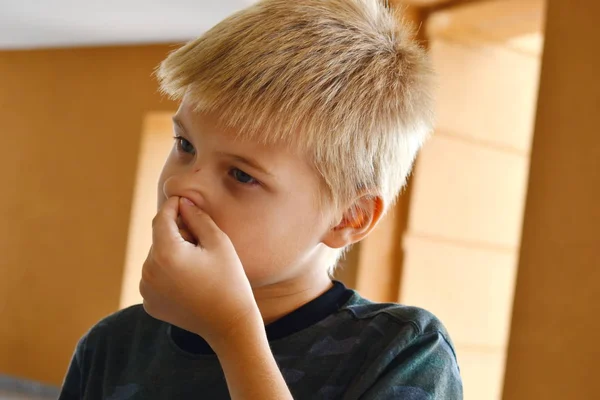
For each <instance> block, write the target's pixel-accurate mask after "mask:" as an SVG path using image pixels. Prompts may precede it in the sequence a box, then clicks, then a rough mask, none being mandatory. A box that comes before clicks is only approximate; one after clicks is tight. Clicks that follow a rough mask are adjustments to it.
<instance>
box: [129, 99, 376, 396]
mask: <svg viewBox="0 0 600 400" xmlns="http://www.w3.org/2000/svg"><path fill="white" fill-rule="evenodd" d="M174 132H175V136H176V140H175V145H174V147H173V150H172V151H171V153H170V155H169V157H168V159H167V161H166V163H165V166H164V168H163V171H162V174H161V176H160V179H159V183H158V213H157V216H156V217H155V218H154V220H153V245H152V248H151V250H150V252H149V255H148V258H147V260H146V262H145V263H144V267H143V270H142V279H141V282H140V292H141V294H142V296H143V298H144V308H145V309H146V311H147V312H148V313H149V314H150V315H151V316H153V317H155V318H157V319H161V320H163V321H166V322H168V323H171V324H174V325H177V326H180V327H182V328H184V329H187V330H189V331H191V332H194V333H197V334H198V335H200V336H202V337H203V338H204V339H205V340H207V341H208V343H209V344H210V345H211V347H212V348H213V349H214V350H215V353H216V354H217V357H219V361H220V362H221V366H222V367H223V371H224V373H225V377H226V379H227V383H228V388H229V391H230V395H231V397H232V398H233V399H250V398H261V399H285V398H290V399H291V395H290V393H289V390H288V389H287V386H286V384H285V381H284V380H283V377H282V376H281V373H280V372H279V369H278V367H277V365H276V363H275V361H274V358H273V355H272V353H271V351H270V348H269V344H268V341H267V338H266V334H265V331H264V325H265V324H267V323H270V322H272V321H274V320H276V319H278V318H280V317H282V316H284V315H286V314H288V313H290V312H292V311H293V310H295V309H297V308H298V307H300V306H301V305H303V304H305V303H307V302H309V301H311V300H313V299H314V298H316V297H318V296H319V295H320V294H322V293H323V292H325V291H326V290H328V289H329V288H330V287H331V285H332V283H331V279H330V277H329V276H328V273H327V270H328V266H329V263H330V260H331V259H332V256H335V251H336V250H335V249H340V248H342V247H345V246H347V245H350V244H352V243H354V242H357V241H359V240H361V239H362V238H364V237H365V236H366V235H367V234H368V233H369V232H370V231H371V230H372V229H373V227H374V226H375V224H376V223H377V221H378V220H379V218H380V217H381V212H382V210H383V208H384V207H383V206H384V205H383V203H382V200H381V198H380V197H378V196H366V195H363V196H360V197H357V198H356V199H354V200H353V201H352V202H350V203H349V204H348V207H345V208H344V209H341V210H340V209H335V208H333V207H330V206H321V207H319V206H318V197H317V196H318V194H319V192H320V191H319V189H320V185H321V180H320V177H319V176H318V174H317V173H316V172H315V170H314V169H313V167H312V166H311V165H310V164H309V162H308V159H307V158H306V157H304V156H303V155H301V154H297V153H295V152H292V151H290V150H289V149H287V148H285V147H284V146H281V145H269V146H266V145H263V144H258V143H251V142H247V141H236V140H235V139H234V138H235V133H236V132H235V131H234V130H233V129H232V128H225V127H223V126H220V125H219V124H218V122H217V117H216V115H208V114H202V113H196V112H194V111H193V107H192V105H191V104H189V102H188V101H187V100H186V99H185V98H184V100H183V102H182V104H181V106H180V108H179V110H178V112H177V114H176V115H175V117H174ZM244 160H246V161H244ZM247 160H252V161H247ZM352 210H360V212H351V211H352ZM207 305H208V306H207ZM240 332H243V334H239V333H240Z"/></svg>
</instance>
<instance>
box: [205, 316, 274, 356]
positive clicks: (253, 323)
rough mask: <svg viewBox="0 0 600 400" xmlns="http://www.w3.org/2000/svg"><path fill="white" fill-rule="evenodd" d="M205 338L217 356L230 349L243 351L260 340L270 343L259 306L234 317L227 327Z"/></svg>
mask: <svg viewBox="0 0 600 400" xmlns="http://www.w3.org/2000/svg"><path fill="white" fill-rule="evenodd" d="M205 339H206V341H207V342H208V344H209V345H210V346H211V348H212V349H213V350H214V352H215V353H216V354H217V356H219V355H220V354H222V353H225V352H230V351H235V352H238V351H243V350H245V349H247V348H248V346H249V345H253V346H255V345H256V344H257V343H260V342H264V343H267V344H268V341H267V334H266V331H265V325H264V322H263V319H262V316H261V314H260V311H259V310H258V307H256V309H255V310H254V309H251V310H250V311H247V312H244V313H243V315H241V316H239V317H236V318H233V319H232V320H231V322H230V323H229V324H228V326H227V327H226V328H225V329H223V330H221V331H220V332H219V333H216V334H215V335H213V336H212V337H208V338H205Z"/></svg>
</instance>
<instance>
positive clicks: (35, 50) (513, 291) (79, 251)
mask: <svg viewBox="0 0 600 400" xmlns="http://www.w3.org/2000/svg"><path fill="white" fill-rule="evenodd" d="M290 1H292V0H290ZM250 2H251V0H221V1H219V2H216V1H208V0H194V1H191V0H168V1H167V0H162V1H158V0H157V1H142V0H119V1H117V0H105V1H101V2H93V1H81V0H80V1H75V0H47V1H33V0H0V127H1V130H0V138H1V143H2V144H1V145H0V184H1V189H0V190H1V194H2V195H1V196H0V399H37V398H40V399H41V398H53V397H56V393H57V391H56V390H57V389H56V388H57V387H58V386H60V384H61V382H62V379H63V376H64V374H65V371H66V368H67V365H68V363H69V360H70V358H71V355H72V351H73V349H74V346H75V345H76V343H77V340H78V339H79V338H80V337H81V336H82V335H83V334H84V333H85V332H86V331H87V330H88V329H89V328H90V327H91V326H92V325H93V324H94V323H96V322H97V321H98V320H99V319H101V318H103V317H104V316H106V315H108V314H110V313H113V312H115V311H117V310H119V309H121V308H123V307H127V306H129V305H131V304H136V303H139V302H140V301H141V298H140V295H139V293H138V282H139V278H140V270H141V265H142V263H143V260H144V259H145V257H146V254H147V250H148V248H149V246H150V220H151V218H152V217H153V216H154V213H155V210H156V206H155V199H156V196H155V186H156V179H157V177H158V173H159V171H160V169H161V167H162V164H163V161H164V159H165V157H166V154H167V152H168V151H169V149H170V146H171V145H172V138H171V122H170V117H171V115H172V114H173V112H174V111H175V109H176V107H177V105H176V104H174V103H171V102H170V101H168V100H167V99H165V98H161V96H160V95H159V93H158V92H157V83H156V81H155V79H154V78H153V77H152V72H153V69H154V68H155V67H156V66H157V65H158V63H159V62H160V61H161V60H162V59H163V58H164V57H165V56H166V54H167V53H168V52H169V51H171V50H173V49H175V48H176V47H177V46H178V45H179V44H181V43H183V42H185V41H187V40H189V39H191V38H194V37H196V36H198V35H199V34H201V33H202V32H203V31H205V30H206V29H208V28H210V27H211V26H213V25H214V24H216V23H217V22H218V21H219V20H221V19H222V18H224V17H226V16H227V15H229V14H230V13H232V12H234V11H236V10H238V9H240V8H243V7H245V6H246V5H248V4H249V3H250ZM390 3H391V4H392V6H394V7H398V8H401V9H403V10H404V18H406V19H409V20H412V21H413V22H414V23H415V24H416V26H418V27H419V30H418V33H417V35H418V39H419V40H421V41H422V43H423V44H424V45H425V46H427V47H428V48H429V50H430V53H431V57H432V60H433V64H434V67H435V69H436V70H437V72H438V75H439V76H438V82H437V99H438V104H437V115H438V120H437V128H436V132H435V135H434V136H433V138H432V139H431V140H430V141H429V142H428V143H427V144H426V146H425V147H424V149H423V151H422V153H421V154H420V156H419V158H418V160H417V164H416V167H415V170H414V173H413V175H412V177H411V179H410V183H409V185H408V188H407V190H406V191H405V192H404V194H403V195H402V197H401V199H400V201H399V202H398V204H397V205H396V207H395V209H394V210H392V212H391V213H390V214H388V215H387V216H386V218H385V220H384V221H383V222H382V223H381V224H380V225H379V226H378V227H377V229H376V231H375V232H374V233H373V234H372V235H371V236H370V237H369V238H368V239H367V240H365V241H363V242H362V243H360V244H359V245H358V246H355V247H354V248H353V250H352V251H351V252H350V253H349V255H348V257H347V258H346V259H345V260H343V262H342V265H341V266H340V268H339V269H338V271H337V278H338V279H340V280H342V281H343V282H344V283H346V285H348V286H349V287H352V288H356V289H358V290H359V291H360V292H361V293H362V294H363V296H365V297H367V298H370V299H372V300H376V301H394V302H401V303H404V304H408V305H417V306H420V307H423V308H426V309H428V310H430V311H432V312H433V313H434V314H436V315H437V316H438V317H439V318H440V319H441V320H442V321H443V322H444V323H445V325H446V326H447V328H448V330H449V332H450V333H451V336H452V338H453V340H454V343H455V345H456V350H457V356H458V361H459V365H460V368H461V371H462V376H463V380H464V388H465V399H467V400H499V399H505V400H513V399H515V400H520V399H527V400H530V399H596V398H598V389H597V383H596V381H595V379H596V375H597V374H598V373H600V367H599V365H600V364H599V363H598V361H597V360H598V358H599V357H600V345H599V344H598V341H597V333H596V332H597V330H598V328H600V322H599V321H598V314H599V312H600V301H599V299H598V296H599V295H600V272H599V270H600V269H599V268H598V267H599V266H600V239H599V236H598V226H600V206H599V204H600V166H599V165H598V164H597V163H598V162H599V161H600V131H599V128H598V126H600V114H599V113H598V104H600V81H599V79H598V78H597V76H596V74H597V71H599V70H600V54H599V53H600V52H599V50H600V47H598V44H597V39H598V38H599V37H600V24H598V18H599V17H600V3H599V2H598V1H596V0H572V1H561V0H548V1H544V0H471V1H453V0H403V1H391V0H390Z"/></svg>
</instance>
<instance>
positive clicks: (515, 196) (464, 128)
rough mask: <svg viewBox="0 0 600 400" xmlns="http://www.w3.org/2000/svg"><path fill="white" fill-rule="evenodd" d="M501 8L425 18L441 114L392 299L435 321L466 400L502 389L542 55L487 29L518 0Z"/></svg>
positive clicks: (488, 398) (419, 178) (415, 190)
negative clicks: (444, 333) (452, 354)
mask: <svg viewBox="0 0 600 400" xmlns="http://www.w3.org/2000/svg"><path fill="white" fill-rule="evenodd" d="M506 4H508V3H507V2H502V1H500V2H495V3H490V2H487V3H482V4H481V5H479V4H475V5H471V6H469V7H468V8H460V9H457V10H456V11H454V10H452V9H451V10H449V11H445V14H444V15H443V16H442V17H439V18H437V17H436V16H432V21H433V22H432V23H435V24H438V25H436V29H428V31H429V32H430V35H431V36H430V37H429V40H430V51H431V56H432V58H433V64H434V67H435V69H436V70H437V72H438V74H439V78H438V82H439V83H438V85H439V90H438V93H437V101H438V109H437V115H438V122H437V128H436V132H435V134H434V136H433V138H432V139H431V140H430V141H429V142H428V143H427V144H426V145H425V147H424V149H423V151H422V152H421V154H420V156H419V159H418V162H417V165H416V169H415V174H414V177H413V186H412V195H411V203H410V215H409V220H408V229H407V233H406V235H405V237H404V243H403V245H404V249H405V260H404V265H403V275H402V279H401V283H402V284H401V287H400V301H401V302H402V303H405V304H410V305H417V306H420V307H423V308H426V309H428V310H430V311H432V312H433V313H434V314H436V315H437V316H438V317H439V318H440V319H441V320H442V322H444V324H445V325H446V327H447V328H448V330H449V332H450V334H451V337H452V339H453V341H454V344H455V346H456V350H457V357H458V361H459V365H460V368H461V373H462V376H463V381H464V396H465V399H466V400H498V399H499V398H500V397H501V391H502V378H503V375H504V365H505V357H506V349H507V343H508V336H509V330H510V315H511V307H512V300H513V291H514V283H515V277H516V272H517V258H518V252H519V246H520V240H521V226H522V218H523V209H524V200H525V192H526V186H527V178H528V168H529V154H530V144H531V138H532V133H533V126H534V123H533V122H534V116H535V107H536V97H537V88H538V78H539V66H540V59H539V55H538V54H537V53H536V52H528V51H522V50H521V49H515V47H514V43H513V42H509V41H508V40H504V39H503V40H501V41H500V40H498V41H494V40H491V39H490V37H492V36H494V35H492V34H490V35H489V36H487V35H486V34H485V31H484V29H485V28H486V27H488V26H489V27H494V26H503V24H504V23H503V22H502V21H501V20H500V21H498V20H497V19H496V18H500V16H501V14H502V13H504V17H505V18H507V19H510V18H511V15H512V19H515V18H518V17H516V16H518V15H519V13H520V12H521V11H520V5H521V4H522V3H520V2H515V1H513V2H512V4H513V5H514V6H515V7H514V8H513V9H510V8H507V7H506ZM538 5H539V2H538ZM494 7H496V8H497V11H498V13H496V12H494ZM538 12H540V13H541V11H540V10H538ZM454 19H456V21H457V22H454ZM486 21H487V23H486ZM455 24H458V25H455ZM469 24H473V25H476V26H477V27H479V28H480V29H481V31H480V33H478V35H480V36H477V35H476V34H475V33H469V34H466V33H465V32H467V30H466V29H467V28H465V27H468V26H469ZM504 33H506V32H504ZM521 33H522V32H518V34H519V35H520V34H521Z"/></svg>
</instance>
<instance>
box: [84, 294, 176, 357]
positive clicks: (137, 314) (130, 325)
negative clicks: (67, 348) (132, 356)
mask: <svg viewBox="0 0 600 400" xmlns="http://www.w3.org/2000/svg"><path fill="white" fill-rule="evenodd" d="M163 324H164V323H163V322H161V321H159V320H156V319H154V318H152V317H151V316H150V315H148V314H147V313H146V311H145V310H144V307H143V306H142V305H141V304H138V305H134V306H131V307H128V308H125V309H123V310H120V311H117V312H115V313H113V314H110V315H108V316H106V317H104V318H102V319H101V320H99V321H98V322H97V323H96V324H95V325H94V326H92V328H90V329H89V331H88V332H87V333H86V334H85V335H84V336H83V337H82V338H81V340H80V342H79V345H78V350H80V351H83V352H85V353H86V354H87V355H88V356H90V355H91V354H90V353H94V352H98V351H102V350H106V349H108V348H112V349H114V348H120V347H130V346H131V345H132V343H134V342H135V343H139V342H141V341H144V338H147V337H149V336H152V335H155V334H156V332H158V331H159V329H160V328H161V326H162V325H163Z"/></svg>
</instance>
